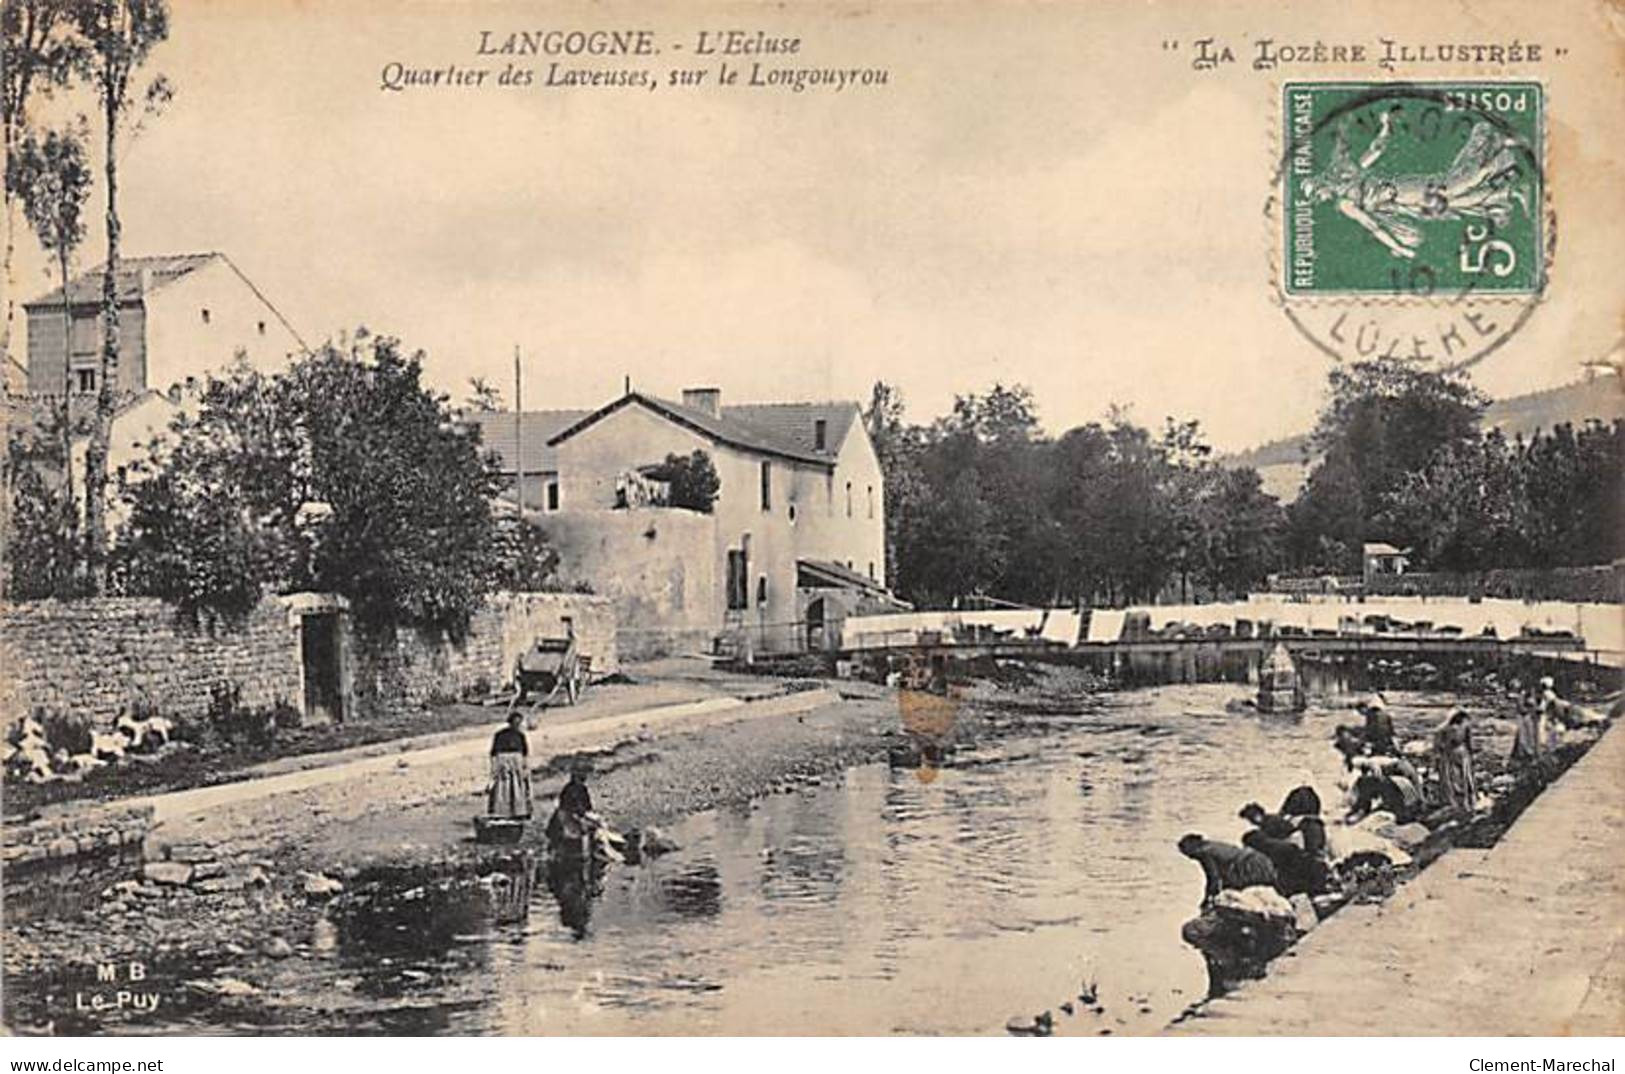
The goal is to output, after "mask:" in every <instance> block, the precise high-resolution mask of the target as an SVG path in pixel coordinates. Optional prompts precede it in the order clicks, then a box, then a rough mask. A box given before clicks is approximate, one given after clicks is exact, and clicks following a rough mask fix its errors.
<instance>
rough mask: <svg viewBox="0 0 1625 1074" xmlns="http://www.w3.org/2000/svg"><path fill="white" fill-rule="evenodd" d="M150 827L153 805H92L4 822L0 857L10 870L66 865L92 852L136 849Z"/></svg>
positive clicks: (151, 824)
mask: <svg viewBox="0 0 1625 1074" xmlns="http://www.w3.org/2000/svg"><path fill="white" fill-rule="evenodd" d="M152 826H153V807H152V806H150V805H146V806H127V805H112V806H100V807H94V806H93V807H89V808H83V809H75V810H73V811H71V812H62V813H58V814H56V815H55V816H52V817H47V818H44V819H42V820H36V821H33V822H32V823H28V824H7V825H6V826H5V847H4V850H3V851H0V855H3V857H0V860H3V862H4V866H5V869H6V871H7V872H8V873H9V872H11V871H12V870H18V871H22V870H29V871H32V870H33V869H34V868H36V867H44V866H55V865H60V864H65V863H67V862H68V861H71V860H72V859H74V858H79V857H83V856H86V855H91V854H101V853H108V852H111V851H117V850H122V849H124V848H132V849H134V848H139V847H140V846H141V845H142V841H143V840H145V839H146V837H147V833H148V832H149V831H151V830H152Z"/></svg>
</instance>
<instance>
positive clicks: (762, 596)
mask: <svg viewBox="0 0 1625 1074" xmlns="http://www.w3.org/2000/svg"><path fill="white" fill-rule="evenodd" d="M756 606H757V607H758V608H762V607H766V606H767V575H765V574H764V575H762V576H761V577H760V578H757V579H756Z"/></svg>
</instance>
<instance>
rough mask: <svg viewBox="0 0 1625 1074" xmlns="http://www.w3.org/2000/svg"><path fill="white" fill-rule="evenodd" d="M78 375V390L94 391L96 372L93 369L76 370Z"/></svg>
mask: <svg viewBox="0 0 1625 1074" xmlns="http://www.w3.org/2000/svg"><path fill="white" fill-rule="evenodd" d="M76 372H77V373H78V374H79V390H80V391H82V392H93V391H95V390H96V371H95V370H94V369H80V370H76Z"/></svg>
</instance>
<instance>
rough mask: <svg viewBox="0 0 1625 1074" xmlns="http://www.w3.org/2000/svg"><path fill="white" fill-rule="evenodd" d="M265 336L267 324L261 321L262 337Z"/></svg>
mask: <svg viewBox="0 0 1625 1074" xmlns="http://www.w3.org/2000/svg"><path fill="white" fill-rule="evenodd" d="M264 334H265V322H264V321H261V322H260V335H262V336H263V335H264Z"/></svg>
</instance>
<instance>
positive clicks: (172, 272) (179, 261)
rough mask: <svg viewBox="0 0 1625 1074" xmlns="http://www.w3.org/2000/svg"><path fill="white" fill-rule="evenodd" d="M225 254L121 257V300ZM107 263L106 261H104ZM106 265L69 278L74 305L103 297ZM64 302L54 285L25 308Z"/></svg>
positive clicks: (175, 278)
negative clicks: (103, 271) (103, 277)
mask: <svg viewBox="0 0 1625 1074" xmlns="http://www.w3.org/2000/svg"><path fill="white" fill-rule="evenodd" d="M223 256H224V255H223V254H218V253H205V254H164V255H161V256H158V257H121V258H119V263H118V280H117V287H118V298H119V301H120V302H128V301H130V300H133V299H137V298H140V297H141V296H142V295H145V294H150V293H152V292H153V291H156V290H158V289H159V288H160V287H163V286H164V285H165V284H168V283H173V282H174V281H176V280H178V279H180V278H181V277H182V276H185V275H186V274H187V273H188V272H191V271H193V270H194V269H198V268H201V267H202V266H204V265H206V264H208V263H209V262H210V261H213V260H214V259H216V258H219V257H223ZM104 264H105V262H104ZM102 269H103V265H97V266H96V267H95V268H93V269H90V270H89V271H88V272H81V273H80V274H79V275H78V276H75V277H74V278H73V279H71V280H69V281H68V298H69V302H70V303H71V304H72V305H75V306H78V305H88V304H92V303H96V302H100V301H101V300H102ZM60 305H62V288H60V287H57V288H53V289H52V290H51V291H49V292H47V293H46V294H43V295H41V296H40V297H39V298H36V299H34V300H33V301H32V302H25V303H24V304H23V308H24V309H34V308H36V307H39V306H60Z"/></svg>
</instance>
